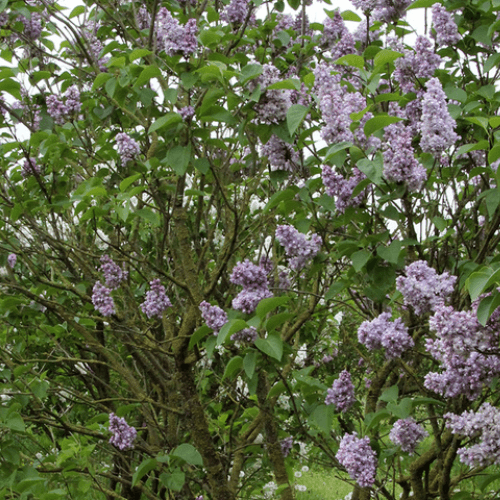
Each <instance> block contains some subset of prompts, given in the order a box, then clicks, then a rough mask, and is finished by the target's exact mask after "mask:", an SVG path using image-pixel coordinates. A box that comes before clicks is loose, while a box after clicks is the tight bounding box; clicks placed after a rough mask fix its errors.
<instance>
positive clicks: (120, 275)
mask: <svg viewBox="0 0 500 500" xmlns="http://www.w3.org/2000/svg"><path fill="white" fill-rule="evenodd" d="M100 260H101V267H100V268H99V271H100V272H101V273H103V274H104V282H105V285H106V286H107V287H108V288H110V289H111V290H116V289H117V288H119V287H120V285H121V283H122V281H125V280H126V279H127V277H128V271H125V269H122V268H121V267H120V266H118V264H116V263H115V262H113V260H112V259H111V257H109V255H103V256H102V257H101V259H100Z"/></svg>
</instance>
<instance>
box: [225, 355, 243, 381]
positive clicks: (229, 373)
mask: <svg viewBox="0 0 500 500" xmlns="http://www.w3.org/2000/svg"><path fill="white" fill-rule="evenodd" d="M242 366H243V358H242V357H241V356H235V357H234V358H232V359H231V360H230V361H229V363H228V364H227V366H226V369H225V370H224V375H223V376H222V380H224V379H225V378H228V377H229V378H233V376H234V374H235V373H237V372H239V371H240V370H241V368H242Z"/></svg>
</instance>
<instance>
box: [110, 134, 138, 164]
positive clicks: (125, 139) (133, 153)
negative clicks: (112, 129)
mask: <svg viewBox="0 0 500 500" xmlns="http://www.w3.org/2000/svg"><path fill="white" fill-rule="evenodd" d="M116 146H117V149H118V154H119V155H120V161H121V164H122V166H123V167H124V166H125V165H126V164H127V163H128V162H129V161H132V160H134V159H135V158H137V156H138V155H139V154H140V152H141V147H140V146H139V144H138V143H137V142H136V141H135V140H134V139H132V138H131V137H130V136H128V135H127V134H125V133H124V132H120V133H119V134H116Z"/></svg>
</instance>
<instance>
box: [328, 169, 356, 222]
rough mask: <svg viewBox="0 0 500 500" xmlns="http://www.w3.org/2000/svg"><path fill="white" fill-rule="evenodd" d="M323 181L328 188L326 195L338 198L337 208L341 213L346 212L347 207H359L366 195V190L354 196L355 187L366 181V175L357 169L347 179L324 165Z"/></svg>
mask: <svg viewBox="0 0 500 500" xmlns="http://www.w3.org/2000/svg"><path fill="white" fill-rule="evenodd" d="M321 179H322V180H323V184H324V185H325V187H326V194H328V196H334V197H335V198H336V200H335V207H336V208H337V210H338V211H339V212H342V213H343V212H345V209H346V208H347V207H357V206H359V205H360V204H361V202H362V201H363V198H364V197H365V195H366V190H363V191H361V192H360V193H359V194H357V195H356V196H354V197H353V196H352V193H353V191H354V189H355V187H356V186H357V185H358V184H359V183H360V182H361V181H362V180H363V179H366V175H365V174H363V172H361V171H360V170H359V169H358V168H356V167H354V168H353V170H352V175H351V177H349V178H348V179H345V178H344V177H343V176H342V175H340V174H337V173H336V172H334V171H333V169H332V168H331V167H329V166H328V165H324V166H323V169H322V172H321Z"/></svg>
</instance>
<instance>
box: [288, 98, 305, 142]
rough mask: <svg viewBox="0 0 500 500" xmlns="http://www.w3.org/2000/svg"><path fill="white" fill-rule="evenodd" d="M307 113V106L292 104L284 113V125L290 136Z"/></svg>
mask: <svg viewBox="0 0 500 500" xmlns="http://www.w3.org/2000/svg"><path fill="white" fill-rule="evenodd" d="M308 112H309V108H308V107H307V106H302V104H293V105H292V106H290V107H289V108H288V111H287V112H286V124H287V126H288V131H289V132H290V135H291V136H293V134H294V133H295V131H296V130H297V129H298V128H299V126H300V124H301V123H302V121H303V120H304V118H305V117H306V115H307V113H308Z"/></svg>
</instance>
